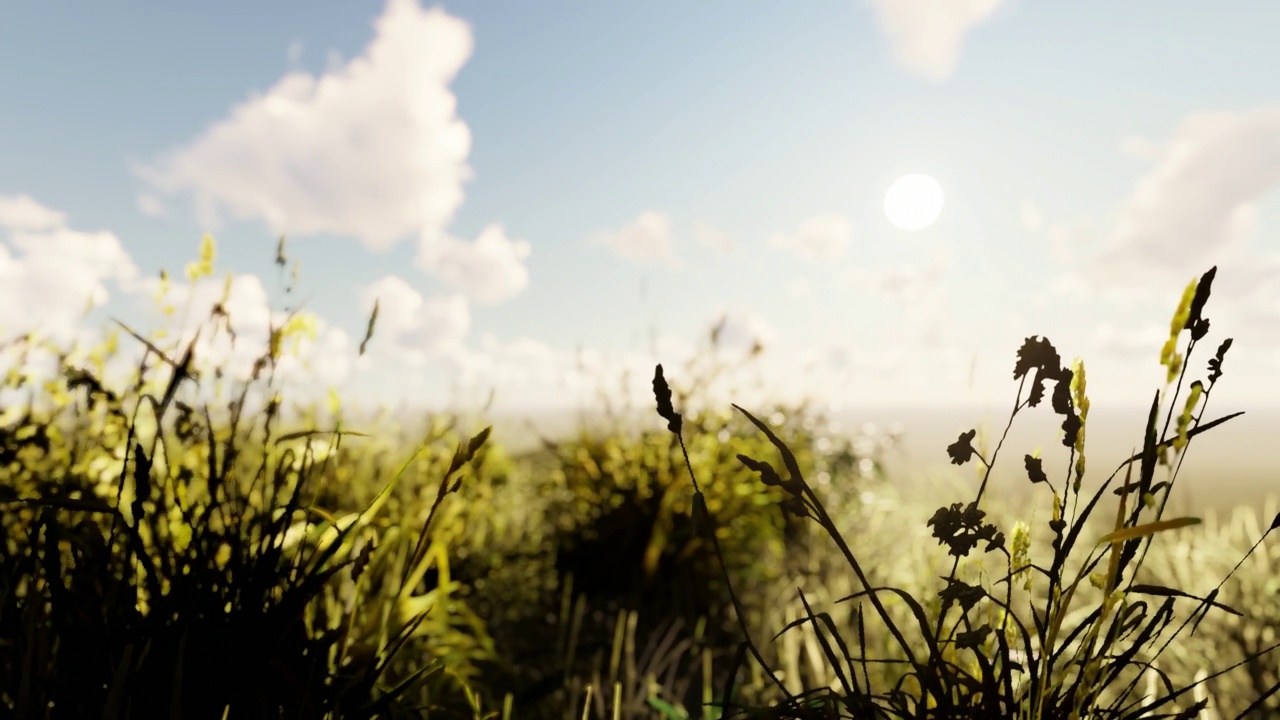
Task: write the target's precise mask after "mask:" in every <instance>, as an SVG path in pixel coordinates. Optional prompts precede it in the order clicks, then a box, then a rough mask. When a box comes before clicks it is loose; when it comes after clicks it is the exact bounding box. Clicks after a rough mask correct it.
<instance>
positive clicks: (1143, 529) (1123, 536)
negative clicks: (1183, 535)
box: [1098, 517, 1200, 545]
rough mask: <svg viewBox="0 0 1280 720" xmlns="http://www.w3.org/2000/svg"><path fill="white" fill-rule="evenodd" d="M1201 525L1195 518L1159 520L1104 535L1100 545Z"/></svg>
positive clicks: (1099, 542)
mask: <svg viewBox="0 0 1280 720" xmlns="http://www.w3.org/2000/svg"><path fill="white" fill-rule="evenodd" d="M1199 524H1200V518H1195V517H1180V518H1173V519H1172V520H1157V521H1156V522H1153V523H1147V524H1145V525H1137V526H1134V527H1128V528H1124V529H1123V530H1116V531H1115V532H1110V533H1107V534H1106V535H1103V536H1102V537H1101V538H1099V539H1098V544H1099V545H1101V544H1103V543H1110V542H1120V541H1123V540H1132V539H1134V538H1140V537H1146V536H1147V535H1154V534H1155V533H1158V532H1164V531H1165V530H1177V529H1178V528H1184V527H1187V526H1190V525H1199Z"/></svg>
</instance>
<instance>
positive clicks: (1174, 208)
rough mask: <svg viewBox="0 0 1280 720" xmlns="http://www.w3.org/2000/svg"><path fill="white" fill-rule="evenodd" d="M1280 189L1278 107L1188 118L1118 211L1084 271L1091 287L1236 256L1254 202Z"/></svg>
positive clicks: (1247, 230)
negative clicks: (1087, 274) (1101, 246)
mask: <svg viewBox="0 0 1280 720" xmlns="http://www.w3.org/2000/svg"><path fill="white" fill-rule="evenodd" d="M1277 184H1280V107H1269V108H1262V109H1258V110H1254V111H1252V112H1244V113H1204V114H1198V115H1193V116H1191V117H1189V118H1187V120H1186V121H1185V122H1183V124H1182V125H1181V127H1179V128H1178V130H1177V132H1175V133H1174V136H1173V139H1172V141H1171V142H1169V143H1168V145H1167V146H1165V148H1164V150H1163V151H1162V153H1161V155H1160V159H1159V161H1158V162H1157V163H1156V165H1155V167H1154V168H1152V169H1151V171H1150V172H1149V173H1148V174H1147V175H1146V176H1145V177H1143V178H1142V179H1141V180H1140V181H1139V182H1138V184H1137V186H1136V187H1135V188H1134V191H1133V194H1132V195H1131V196H1130V197H1129V199H1128V201H1127V202H1126V203H1125V204H1124V206H1123V207H1122V208H1121V210H1120V213H1119V219H1118V221H1117V223H1116V225H1115V229H1114V231H1113V232H1112V233H1111V235H1110V237H1108V238H1107V242H1106V244H1105V246H1104V247H1103V248H1102V250H1101V252H1100V254H1099V255H1097V256H1096V257H1095V258H1093V260H1092V263H1091V265H1090V266H1089V268H1088V270H1089V272H1090V274H1091V276H1092V277H1093V279H1094V280H1095V282H1096V284H1100V285H1107V284H1112V283H1116V282H1124V281H1127V280H1128V279H1129V278H1131V277H1134V276H1136V275H1140V274H1150V273H1151V272H1152V271H1155V272H1157V273H1164V274H1166V275H1168V274H1172V275H1176V276H1177V277H1181V276H1183V275H1186V274H1187V273H1188V272H1196V273H1198V272H1203V271H1204V270H1205V269H1207V268H1208V267H1209V266H1210V265H1214V264H1217V263H1218V262H1219V261H1220V260H1221V259H1223V258H1224V257H1225V256H1228V255H1229V254H1230V253H1232V252H1238V251H1239V250H1240V249H1241V247H1242V246H1243V242H1244V240H1245V239H1246V238H1247V236H1248V235H1249V233H1250V231H1251V229H1252V227H1253V224H1254V221H1255V213H1256V211H1255V209H1254V203H1255V201H1256V200H1257V199H1258V198H1259V197H1260V196H1261V195H1262V194H1263V193H1265V192H1267V191H1268V190H1270V189H1271V188H1274V187H1275V186H1276V185H1277Z"/></svg>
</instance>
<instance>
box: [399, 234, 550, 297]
mask: <svg viewBox="0 0 1280 720" xmlns="http://www.w3.org/2000/svg"><path fill="white" fill-rule="evenodd" d="M529 253H530V248H529V243H527V242H525V241H524V240H512V239H510V238H508V237H507V236H506V233H505V232H504V230H503V228H502V226H501V225H497V224H494V225H490V226H488V227H486V228H485V229H484V230H483V231H481V233H480V236H479V237H477V238H476V239H475V241H474V242H465V241H462V240H457V239H455V238H451V237H445V238H441V239H438V240H432V239H424V240H423V242H422V244H421V245H420V246H419V248H418V256H417V259H416V260H415V261H414V262H415V264H416V265H417V266H418V267H419V268H422V269H424V270H428V271H430V272H432V273H434V274H436V275H437V276H439V277H440V278H441V279H443V280H444V281H445V282H447V283H449V285H451V286H452V287H454V288H455V289H458V290H461V291H462V292H464V293H466V294H467V295H468V296H469V297H471V298H472V299H473V300H476V301H477V302H482V303H499V302H502V301H503V300H506V299H508V298H511V297H513V296H515V295H517V294H518V293H520V291H522V290H524V289H525V287H527V286H528V285H529V270H528V268H526V267H525V265H524V259H525V258H527V257H528V256H529Z"/></svg>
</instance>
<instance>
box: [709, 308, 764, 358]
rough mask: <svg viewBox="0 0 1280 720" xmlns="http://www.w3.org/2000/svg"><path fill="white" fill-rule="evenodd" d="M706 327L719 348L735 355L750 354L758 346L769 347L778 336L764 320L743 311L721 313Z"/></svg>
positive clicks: (754, 314)
mask: <svg viewBox="0 0 1280 720" xmlns="http://www.w3.org/2000/svg"><path fill="white" fill-rule="evenodd" d="M706 327H707V332H708V333H711V334H713V335H714V337H715V338H716V343H717V345H719V347H721V348H723V349H725V350H728V351H730V352H735V353H747V352H750V351H751V350H752V349H753V348H754V347H755V346H756V345H757V344H759V345H760V346H761V347H767V346H768V345H769V344H770V343H772V342H773V340H774V338H776V337H777V334H778V332H777V330H776V329H774V327H773V326H772V325H770V324H769V323H768V322H766V321H765V320H764V318H762V317H760V316H759V315H758V314H756V313H753V312H749V311H742V310H735V311H727V310H726V311H721V312H720V313H718V314H717V315H716V317H715V318H714V319H713V320H712V321H711V322H710V323H708V324H707V326H706Z"/></svg>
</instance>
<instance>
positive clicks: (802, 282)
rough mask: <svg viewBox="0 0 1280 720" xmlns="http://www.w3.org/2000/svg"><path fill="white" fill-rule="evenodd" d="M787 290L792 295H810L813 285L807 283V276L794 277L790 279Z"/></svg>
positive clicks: (803, 296)
mask: <svg viewBox="0 0 1280 720" xmlns="http://www.w3.org/2000/svg"><path fill="white" fill-rule="evenodd" d="M787 292H788V293H790V294H791V296H792V297H797V298H807V297H812V296H813V286H812V285H810V284H809V280H808V279H807V278H796V279H795V280H792V281H791V284H789V285H787Z"/></svg>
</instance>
